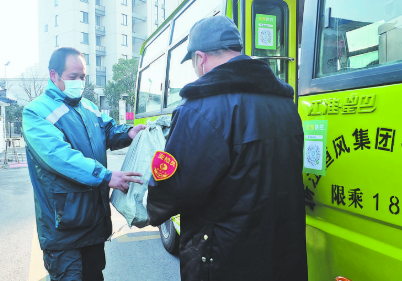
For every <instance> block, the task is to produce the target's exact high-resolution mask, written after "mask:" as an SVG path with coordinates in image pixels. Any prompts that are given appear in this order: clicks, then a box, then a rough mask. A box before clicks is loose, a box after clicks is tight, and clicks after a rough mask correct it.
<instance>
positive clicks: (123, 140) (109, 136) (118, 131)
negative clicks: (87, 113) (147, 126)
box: [101, 113, 132, 150]
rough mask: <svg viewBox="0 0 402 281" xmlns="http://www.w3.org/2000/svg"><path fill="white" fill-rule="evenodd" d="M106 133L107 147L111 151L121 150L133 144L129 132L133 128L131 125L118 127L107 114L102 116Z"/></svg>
mask: <svg viewBox="0 0 402 281" xmlns="http://www.w3.org/2000/svg"><path fill="white" fill-rule="evenodd" d="M101 116H102V120H103V124H104V126H105V133H106V147H107V148H108V149H110V150H116V149H121V148H124V147H127V146H129V145H130V144H131V141H132V139H131V138H130V137H129V136H128V131H129V130H130V129H131V128H132V127H131V126H129V125H126V124H123V125H120V126H117V125H116V122H115V121H114V119H113V118H111V117H109V116H108V115H106V114H105V113H102V114H101Z"/></svg>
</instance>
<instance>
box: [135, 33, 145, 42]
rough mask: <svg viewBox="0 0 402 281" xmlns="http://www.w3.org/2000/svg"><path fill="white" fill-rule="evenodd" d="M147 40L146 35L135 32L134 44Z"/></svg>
mask: <svg viewBox="0 0 402 281" xmlns="http://www.w3.org/2000/svg"><path fill="white" fill-rule="evenodd" d="M146 39H147V36H146V35H142V34H139V33H137V32H133V43H138V42H144V41H145V40H146Z"/></svg>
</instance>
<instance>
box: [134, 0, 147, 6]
mask: <svg viewBox="0 0 402 281" xmlns="http://www.w3.org/2000/svg"><path fill="white" fill-rule="evenodd" d="M144 3H147V0H133V1H132V5H133V6H136V5H140V4H144Z"/></svg>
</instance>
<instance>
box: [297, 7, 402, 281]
mask: <svg viewBox="0 0 402 281" xmlns="http://www.w3.org/2000/svg"><path fill="white" fill-rule="evenodd" d="M304 11H305V12H304V16H303V20H304V22H303V41H302V45H301V48H302V49H301V60H300V76H299V77H300V84H299V101H298V108H299V113H300V116H301V118H302V120H303V124H304V133H305V142H304V171H305V173H304V188H305V198H306V204H307V205H306V212H307V217H306V222H307V253H308V268H309V280H311V281H321V280H335V278H338V277H339V278H338V279H339V280H345V279H342V278H340V277H344V278H347V279H348V280H352V281H359V280H362V281H366V280H401V276H402V239H401V236H402V188H401V178H400V174H399V173H400V169H401V167H402V111H401V110H400V109H399V104H400V102H402V95H401V94H402V51H401V50H402V0H375V1H374V0H372V1H367V0H354V1H350V0H306V3H305V8H304Z"/></svg>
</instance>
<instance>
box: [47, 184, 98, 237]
mask: <svg viewBox="0 0 402 281" xmlns="http://www.w3.org/2000/svg"><path fill="white" fill-rule="evenodd" d="M53 199H54V209H55V227H56V228H57V229H60V230H62V229H73V228H89V227H92V226H95V224H96V210H95V209H94V203H93V194H92V190H83V191H78V192H77V191H76V192H69V193H62V192H54V194H53Z"/></svg>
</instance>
